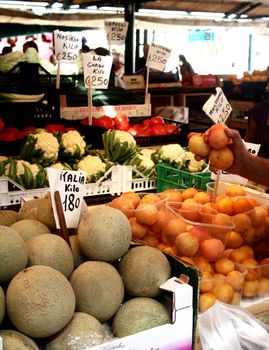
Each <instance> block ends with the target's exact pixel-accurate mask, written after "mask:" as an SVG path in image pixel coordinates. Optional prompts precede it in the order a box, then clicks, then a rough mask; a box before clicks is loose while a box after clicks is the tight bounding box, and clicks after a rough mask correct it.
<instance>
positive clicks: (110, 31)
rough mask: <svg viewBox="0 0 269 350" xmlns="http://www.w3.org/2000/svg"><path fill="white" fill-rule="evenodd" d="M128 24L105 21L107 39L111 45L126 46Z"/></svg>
mask: <svg viewBox="0 0 269 350" xmlns="http://www.w3.org/2000/svg"><path fill="white" fill-rule="evenodd" d="M128 24H129V23H128V22H116V21H105V31H106V37H107V41H108V43H109V45H124V44H125V39H126V34H127V30H128Z"/></svg>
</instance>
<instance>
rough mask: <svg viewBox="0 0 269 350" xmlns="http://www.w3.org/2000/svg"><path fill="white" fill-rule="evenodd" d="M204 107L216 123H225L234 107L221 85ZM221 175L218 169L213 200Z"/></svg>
mask: <svg viewBox="0 0 269 350" xmlns="http://www.w3.org/2000/svg"><path fill="white" fill-rule="evenodd" d="M202 109H203V111H204V112H205V114H206V115H207V116H208V117H209V118H210V119H211V120H212V121H213V122H214V123H215V124H217V123H223V124H225V123H226V121H227V119H228V117H229V115H230V113H231V111H232V107H231V105H230V103H229V102H228V100H227V98H226V96H225V94H224V92H223V91H222V89H221V88H220V87H217V88H216V94H215V95H211V96H210V97H209V99H208V100H207V101H206V103H205V104H204V105H203V108H202ZM220 176H221V171H220V170H218V172H217V174H216V177H215V183H214V191H213V198H212V200H213V202H215V200H216V196H217V192H218V185H219V181H220Z"/></svg>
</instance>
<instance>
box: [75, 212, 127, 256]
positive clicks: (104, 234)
mask: <svg viewBox="0 0 269 350" xmlns="http://www.w3.org/2000/svg"><path fill="white" fill-rule="evenodd" d="M131 239H132V230H131V225H130V222H129V220H128V219H127V217H126V216H125V215H124V214H123V213H122V212H121V211H120V210H119V209H115V208H111V207H108V206H98V207H94V208H90V209H89V211H88V215H85V216H84V217H83V218H82V220H81V221H80V223H79V226H78V240H79V244H80V247H81V250H82V252H83V253H84V254H85V255H86V256H87V257H88V258H90V259H93V260H101V261H106V262H111V261H116V260H117V259H119V258H121V257H122V256H123V255H124V254H125V253H126V252H127V250H128V248H129V246H130V244H131Z"/></svg>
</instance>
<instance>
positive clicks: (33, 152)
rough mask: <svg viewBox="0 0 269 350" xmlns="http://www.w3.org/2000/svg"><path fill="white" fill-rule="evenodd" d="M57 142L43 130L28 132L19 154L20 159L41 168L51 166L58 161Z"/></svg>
mask: <svg viewBox="0 0 269 350" xmlns="http://www.w3.org/2000/svg"><path fill="white" fill-rule="evenodd" d="M58 153H59V142H58V140H57V138H56V137H55V136H54V135H53V134H51V133H49V132H47V131H46V130H44V129H37V130H35V131H32V132H30V133H29V134H28V135H27V137H26V139H25V141H24V143H23V145H22V149H21V152H20V157H21V158H22V159H23V160H27V161H29V162H31V163H38V164H41V165H43V166H48V165H50V164H53V163H55V162H56V161H57V159H58Z"/></svg>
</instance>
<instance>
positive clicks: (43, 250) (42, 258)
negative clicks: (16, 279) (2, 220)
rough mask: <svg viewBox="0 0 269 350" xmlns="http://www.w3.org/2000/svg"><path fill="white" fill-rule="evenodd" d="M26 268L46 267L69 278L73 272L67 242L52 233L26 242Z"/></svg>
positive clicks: (71, 258)
mask: <svg viewBox="0 0 269 350" xmlns="http://www.w3.org/2000/svg"><path fill="white" fill-rule="evenodd" d="M26 246H27V250H28V262H27V266H33V265H46V266H50V267H53V268H54V269H55V270H58V271H60V272H61V273H62V274H63V275H64V276H65V277H66V278H69V277H70V275H71V273H72V272H73V270H74V262H73V254H72V251H71V248H70V247H69V245H68V244H67V242H66V241H65V240H64V239H63V238H62V237H60V236H58V235H55V234H53V233H44V234H42V235H39V236H34V237H32V238H31V239H28V240H27V241H26Z"/></svg>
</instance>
